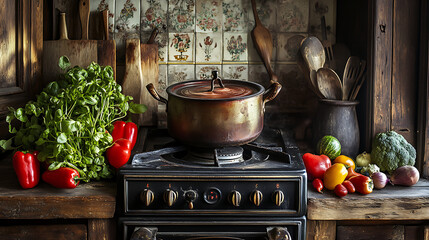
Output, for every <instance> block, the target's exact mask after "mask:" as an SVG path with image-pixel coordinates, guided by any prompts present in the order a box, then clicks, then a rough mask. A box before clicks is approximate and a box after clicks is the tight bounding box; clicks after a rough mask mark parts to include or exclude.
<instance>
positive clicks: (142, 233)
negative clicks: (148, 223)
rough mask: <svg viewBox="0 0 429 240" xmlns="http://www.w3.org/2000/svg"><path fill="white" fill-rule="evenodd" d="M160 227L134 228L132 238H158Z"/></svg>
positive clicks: (145, 239) (134, 239) (139, 239)
mask: <svg viewBox="0 0 429 240" xmlns="http://www.w3.org/2000/svg"><path fill="white" fill-rule="evenodd" d="M157 232H158V228H147V227H140V228H136V229H134V232H133V235H131V240H156V233H157Z"/></svg>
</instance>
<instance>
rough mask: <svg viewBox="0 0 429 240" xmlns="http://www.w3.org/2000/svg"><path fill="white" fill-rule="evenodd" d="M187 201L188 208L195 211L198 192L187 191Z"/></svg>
mask: <svg viewBox="0 0 429 240" xmlns="http://www.w3.org/2000/svg"><path fill="white" fill-rule="evenodd" d="M185 199H186V202H188V208H189V209H194V201H195V199H197V192H195V191H194V190H187V191H186V192H185Z"/></svg>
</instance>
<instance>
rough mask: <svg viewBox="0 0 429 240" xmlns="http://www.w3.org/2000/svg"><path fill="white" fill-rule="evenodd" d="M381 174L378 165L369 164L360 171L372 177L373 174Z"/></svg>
mask: <svg viewBox="0 0 429 240" xmlns="http://www.w3.org/2000/svg"><path fill="white" fill-rule="evenodd" d="M376 172H380V168H379V167H378V166H377V165H376V164H368V165H367V166H365V167H363V168H362V170H360V173H362V174H365V175H368V176H371V175H372V174H373V173H376Z"/></svg>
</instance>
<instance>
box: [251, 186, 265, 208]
mask: <svg viewBox="0 0 429 240" xmlns="http://www.w3.org/2000/svg"><path fill="white" fill-rule="evenodd" d="M263 197H264V196H263V194H262V192H261V191H259V190H255V191H253V192H252V193H251V194H250V201H251V202H252V203H253V204H255V206H259V205H260V204H261V202H262V198H263Z"/></svg>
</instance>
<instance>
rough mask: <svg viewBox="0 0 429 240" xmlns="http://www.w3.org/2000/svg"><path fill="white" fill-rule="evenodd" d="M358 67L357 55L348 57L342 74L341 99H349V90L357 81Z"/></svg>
mask: <svg viewBox="0 0 429 240" xmlns="http://www.w3.org/2000/svg"><path fill="white" fill-rule="evenodd" d="M360 68H361V66H360V59H359V57H356V56H351V57H349V59H348V60H347V63H346V67H345V68H344V74H343V89H342V90H343V100H348V99H349V96H350V93H351V90H352V89H353V87H354V86H355V85H356V83H357V80H358V75H359V71H360Z"/></svg>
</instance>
